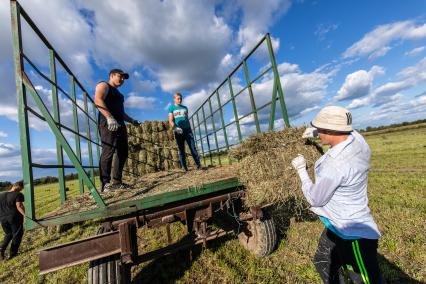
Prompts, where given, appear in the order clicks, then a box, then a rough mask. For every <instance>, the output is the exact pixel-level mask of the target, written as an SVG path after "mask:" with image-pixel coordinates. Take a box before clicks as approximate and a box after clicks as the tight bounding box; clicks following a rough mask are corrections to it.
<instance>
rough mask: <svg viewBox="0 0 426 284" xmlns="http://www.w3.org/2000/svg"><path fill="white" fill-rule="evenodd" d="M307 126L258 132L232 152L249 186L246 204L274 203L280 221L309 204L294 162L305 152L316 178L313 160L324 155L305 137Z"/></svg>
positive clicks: (250, 205) (240, 172) (243, 179)
mask: <svg viewBox="0 0 426 284" xmlns="http://www.w3.org/2000/svg"><path fill="white" fill-rule="evenodd" d="M305 129H306V128H305V127H302V128H285V129H284V130H282V131H277V132H264V133H259V134H255V135H253V136H250V137H249V138H248V139H246V140H245V141H243V142H242V144H241V145H239V146H238V147H237V148H234V149H232V150H231V152H230V155H231V158H234V159H237V160H238V161H239V162H238V178H239V180H240V181H241V182H242V183H243V184H244V186H245V187H246V196H245V200H244V204H245V206H246V207H257V206H264V205H268V204H273V205H274V206H273V207H272V210H273V212H272V215H274V219H275V221H276V223H278V224H279V223H281V221H282V220H285V219H288V217H289V215H293V216H294V215H297V214H298V212H299V213H300V212H302V211H306V210H305V209H306V208H307V207H308V204H307V202H306V201H305V198H304V196H303V192H302V190H301V182H300V179H299V176H298V175H297V173H296V171H295V170H294V169H293V167H292V166H291V161H292V159H293V158H295V157H296V156H297V155H298V154H302V155H304V157H305V159H306V162H307V167H308V173H309V175H310V176H311V178H312V181H314V179H313V176H314V174H313V170H314V163H315V161H316V160H317V159H319V158H320V157H321V155H322V148H321V147H320V146H319V145H318V144H316V143H315V142H314V141H312V140H310V139H305V138H302V134H303V132H304V130H305ZM279 219H281V220H279Z"/></svg>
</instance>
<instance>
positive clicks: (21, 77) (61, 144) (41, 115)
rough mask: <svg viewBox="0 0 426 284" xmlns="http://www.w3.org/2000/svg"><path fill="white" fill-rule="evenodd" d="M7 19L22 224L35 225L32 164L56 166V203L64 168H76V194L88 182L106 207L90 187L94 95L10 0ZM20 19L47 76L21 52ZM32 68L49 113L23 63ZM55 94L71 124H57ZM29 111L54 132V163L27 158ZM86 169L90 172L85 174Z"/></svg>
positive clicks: (64, 194) (62, 197) (62, 191)
mask: <svg viewBox="0 0 426 284" xmlns="http://www.w3.org/2000/svg"><path fill="white" fill-rule="evenodd" d="M10 4H11V19H12V37H13V50H14V63H15V74H16V90H17V104H18V118H19V131H20V143H21V155H22V170H23V180H24V194H25V196H26V199H25V207H26V215H27V217H28V218H29V220H27V222H26V227H28V228H31V227H35V226H36V224H35V223H37V221H36V220H37V218H36V213H35V206H34V204H35V203H34V178H33V168H44V169H47V168H57V170H58V182H59V196H60V202H61V204H63V203H64V202H65V201H66V199H67V192H66V186H65V169H75V170H76V171H77V173H78V177H79V187H80V193H83V192H84V186H87V188H88V189H89V192H90V194H91V195H92V196H93V198H94V200H95V201H96V203H97V205H98V207H99V208H105V203H104V201H103V199H102V198H101V196H100V195H99V193H98V191H97V190H96V187H95V179H94V177H95V174H94V170H95V169H97V168H98V166H94V163H93V160H94V159H93V150H92V146H93V145H94V146H95V147H96V149H97V155H98V160H99V155H100V150H99V147H100V146H101V145H100V144H99V137H98V129H97V118H96V106H95V103H94V101H93V99H92V98H91V97H90V96H89V95H88V93H87V92H86V90H85V89H84V87H83V85H82V84H81V83H80V82H79V81H78V80H77V78H76V76H75V75H74V74H73V73H72V72H71V70H70V68H69V67H68V66H67V65H66V64H65V62H64V60H63V59H62V58H61V57H60V56H59V54H58V53H57V51H56V50H55V49H54V48H53V46H52V45H51V44H50V43H49V41H48V40H47V39H46V38H45V36H44V35H43V34H42V32H41V31H40V30H39V29H38V28H37V26H36V25H35V23H34V22H33V21H32V20H31V18H30V17H29V16H28V14H27V13H26V12H25V11H24V10H23V8H22V7H21V6H20V4H19V3H18V2H17V1H15V0H11V1H10ZM22 20H24V21H25V22H26V24H28V26H29V27H30V28H31V31H32V32H33V33H34V34H35V35H36V36H37V37H38V38H39V39H40V40H41V42H42V43H43V44H44V47H45V48H46V49H47V51H48V54H49V67H50V76H47V75H45V74H44V73H43V72H42V70H41V68H39V67H37V66H36V64H35V63H34V62H33V61H32V60H31V59H30V58H29V56H28V55H27V54H25V53H24V49H23V40H22V37H23V36H22V31H21V24H22V22H21V21H22ZM58 63H59V64H60V65H61V67H62V68H63V70H65V72H66V76H68V77H69V84H70V90H71V94H69V93H68V92H66V91H65V90H64V89H63V88H62V87H61V86H60V84H59V83H58V80H57V70H56V64H58ZM25 66H27V67H28V68H31V70H32V71H33V74H36V75H37V76H38V77H37V78H38V79H41V80H44V82H47V83H48V84H50V86H51V96H52V106H53V108H52V109H53V111H52V112H53V115H52V114H51V112H50V111H49V109H48V107H47V106H46V104H45V103H44V102H43V99H42V97H41V96H40V94H39V93H38V92H37V90H36V88H35V87H34V85H33V83H32V81H31V80H30V79H29V76H28V75H27V73H26V71H25V70H24V67H25ZM76 87H78V88H79V89H80V90H81V91H82V92H83V103H84V106H83V107H82V106H80V105H79V104H78V98H77V95H76ZM59 93H60V94H61V95H62V96H63V97H65V98H67V99H68V101H69V102H71V103H72V113H73V122H74V125H73V127H69V126H67V125H65V124H63V123H62V122H61V115H60V104H59ZM28 94H29V95H30V97H31V98H32V100H33V101H34V103H35V105H36V106H37V107H36V108H33V107H31V106H30V104H29V103H28ZM89 107H90V108H91V109H92V113H89ZM29 114H32V115H33V116H34V117H35V118H38V119H40V120H43V121H45V122H46V123H47V124H48V125H49V128H50V129H51V131H52V132H53V134H54V136H55V139H56V157H57V161H58V162H57V164H55V165H51V164H49V165H48V164H39V163H34V162H33V161H32V157H31V141H30V127H29ZM81 114H83V117H84V119H85V124H86V125H85V131H81V129H80V126H79V121H78V117H79V116H80V117H81ZM90 123H93V124H94V125H95V128H96V129H93V131H94V132H95V133H96V136H95V139H94V140H93V139H92V137H91V128H90ZM64 130H65V131H68V132H70V133H72V134H73V135H74V139H75V151H74V150H73V149H72V147H71V145H70V144H69V143H68V141H67V138H66V137H65V134H64V132H63V131H64ZM81 139H83V140H85V141H86V142H87V145H88V156H89V165H83V160H82V155H81ZM64 152H65V153H66V155H67V156H68V158H69V160H70V161H71V163H72V164H71V165H70V164H65V163H64V156H63V153H64ZM87 170H89V172H90V175H89V174H88V172H87Z"/></svg>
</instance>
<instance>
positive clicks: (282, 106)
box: [266, 33, 290, 127]
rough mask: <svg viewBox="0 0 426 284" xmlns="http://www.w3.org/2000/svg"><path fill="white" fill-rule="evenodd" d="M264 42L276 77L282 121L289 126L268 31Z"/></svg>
mask: <svg viewBox="0 0 426 284" xmlns="http://www.w3.org/2000/svg"><path fill="white" fill-rule="evenodd" d="M266 43H267V45H268V51H269V57H270V59H271V63H272V70H273V71H274V77H275V78H276V88H277V91H278V97H279V99H280V105H281V112H282V115H283V119H284V123H285V125H286V127H290V122H289V120H288V114H287V107H286V105H285V101H284V94H283V89H282V87H281V80H280V75H279V73H278V68H277V63H276V61H275V55H274V50H273V48H272V42H271V35H270V34H269V33H267V34H266Z"/></svg>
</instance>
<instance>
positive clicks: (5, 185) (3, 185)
mask: <svg viewBox="0 0 426 284" xmlns="http://www.w3.org/2000/svg"><path fill="white" fill-rule="evenodd" d="M94 174H95V176H96V175H98V174H99V171H98V170H94ZM64 177H65V180H66V181H68V180H75V179H77V178H78V174H77V173H71V174H67V175H65V176H64ZM55 182H58V178H57V177H53V176H47V177H41V178H37V179H34V180H33V183H34V185H41V184H48V183H55ZM12 184H13V183H11V182H10V181H0V191H5V190H9V189H10V188H11V187H12Z"/></svg>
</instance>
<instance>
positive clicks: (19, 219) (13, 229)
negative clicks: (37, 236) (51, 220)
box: [0, 181, 25, 260]
mask: <svg viewBox="0 0 426 284" xmlns="http://www.w3.org/2000/svg"><path fill="white" fill-rule="evenodd" d="M23 187H24V186H23V183H22V181H19V182H17V183H15V184H13V186H12V188H11V189H10V190H9V191H7V192H2V193H0V222H1V226H2V228H3V231H4V239H3V242H2V243H1V246H0V259H1V260H3V259H4V258H5V252H6V248H7V246H8V245H9V243H10V241H12V244H11V246H10V254H9V258H8V259H11V258H13V257H15V256H16V255H17V254H18V249H19V245H20V244H21V240H22V236H23V235H24V226H23V224H24V217H25V207H24V204H23V202H24V195H23V194H22V193H21V191H22V189H23Z"/></svg>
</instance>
